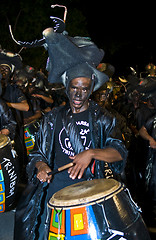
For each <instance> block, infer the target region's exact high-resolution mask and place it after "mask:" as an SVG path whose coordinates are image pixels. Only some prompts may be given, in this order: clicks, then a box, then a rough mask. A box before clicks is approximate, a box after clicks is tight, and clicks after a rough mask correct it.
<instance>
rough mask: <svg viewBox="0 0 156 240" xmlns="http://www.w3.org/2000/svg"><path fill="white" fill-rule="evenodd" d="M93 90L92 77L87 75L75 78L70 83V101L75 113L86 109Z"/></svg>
mask: <svg viewBox="0 0 156 240" xmlns="http://www.w3.org/2000/svg"><path fill="white" fill-rule="evenodd" d="M90 90H91V79H90V78H85V77H79V78H74V79H73V80H72V81H71V82H70V84H69V102H70V106H71V108H72V112H73V113H79V112H83V111H85V110H86V109H87V108H88V106H89V102H88V98H89V93H90Z"/></svg>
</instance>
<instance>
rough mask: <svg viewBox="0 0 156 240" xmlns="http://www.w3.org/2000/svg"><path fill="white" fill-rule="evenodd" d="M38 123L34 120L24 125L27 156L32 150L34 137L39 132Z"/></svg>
mask: <svg viewBox="0 0 156 240" xmlns="http://www.w3.org/2000/svg"><path fill="white" fill-rule="evenodd" d="M39 127H40V121H39V120H34V121H32V122H30V123H28V124H25V125H24V142H25V146H26V150H27V155H29V153H30V152H31V151H32V150H33V148H34V145H35V136H36V134H37V132H38V130H39Z"/></svg>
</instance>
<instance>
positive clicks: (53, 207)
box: [46, 179, 150, 240]
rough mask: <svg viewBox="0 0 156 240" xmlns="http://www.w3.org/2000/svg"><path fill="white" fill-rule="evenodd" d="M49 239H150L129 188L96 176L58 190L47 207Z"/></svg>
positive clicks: (112, 180)
mask: <svg viewBox="0 0 156 240" xmlns="http://www.w3.org/2000/svg"><path fill="white" fill-rule="evenodd" d="M47 212H48V213H47V219H46V226H47V228H48V234H47V235H48V236H47V239H48V240H52V239H61V240H64V239H67V240H70V239H72V240H82V239H83V240H85V239H86V240H93V239H94V240H101V239H102V240H106V239H107V240H108V239H111V240H117V239H118V240H119V239H120V240H134V239H135V240H149V239H150V237H149V233H148V231H147V229H146V226H145V224H144V221H143V219H142V217H141V215H140V213H139V208H138V206H137V205H136V204H135V203H134V201H133V200H132V198H131V196H130V194H129V191H128V189H126V188H125V186H124V185H123V184H122V183H120V182H118V181H116V180H114V179H95V180H91V181H85V182H81V183H77V184H74V185H71V186H69V187H66V188H64V189H62V190H60V191H58V192H57V193H55V194H54V195H53V196H52V198H51V199H50V201H49V203H48V207H47Z"/></svg>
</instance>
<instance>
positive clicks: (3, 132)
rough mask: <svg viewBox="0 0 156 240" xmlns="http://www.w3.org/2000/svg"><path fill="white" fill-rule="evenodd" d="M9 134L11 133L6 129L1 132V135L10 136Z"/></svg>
mask: <svg viewBox="0 0 156 240" xmlns="http://www.w3.org/2000/svg"><path fill="white" fill-rule="evenodd" d="M9 133H10V132H9V130H8V129H6V128H4V129H2V130H1V131H0V134H4V135H9Z"/></svg>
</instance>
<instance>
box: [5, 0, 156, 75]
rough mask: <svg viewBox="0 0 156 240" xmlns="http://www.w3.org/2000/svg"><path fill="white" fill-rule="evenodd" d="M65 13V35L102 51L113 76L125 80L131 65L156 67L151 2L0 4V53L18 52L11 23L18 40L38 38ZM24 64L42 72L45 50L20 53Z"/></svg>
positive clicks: (8, 0)
mask: <svg viewBox="0 0 156 240" xmlns="http://www.w3.org/2000/svg"><path fill="white" fill-rule="evenodd" d="M52 4H61V5H65V6H66V7H67V9H68V13H67V20H66V30H67V31H68V33H69V35H70V36H77V35H79V36H88V37H90V38H91V40H92V41H94V42H95V43H96V44H97V45H98V47H100V48H103V49H104V51H105V57H104V59H103V62H109V63H111V64H112V65H114V66H115V69H116V74H117V75H124V74H125V72H126V71H127V68H128V67H129V66H132V67H134V68H135V69H138V71H139V72H140V71H143V70H144V69H145V65H146V64H148V63H149V62H153V63H154V64H156V39H155V29H156V21H155V18H156V17H155V11H156V10H155V5H154V3H153V5H152V2H150V1H149V2H148V3H147V2H145V3H144V2H141V3H137V2H135V3H133V2H132V1H131V2H130V1H125V2H123V3H121V2H119V1H115V2H114V1H109V2H107V1H102V0H101V1H87V0H83V1H82V0H62V1H60V0H58V1H53V0H1V1H0V23H1V24H0V33H1V35H0V44H1V46H2V49H7V50H9V51H13V52H19V51H20V50H21V48H20V46H18V45H16V44H15V43H14V42H13V40H12V39H11V36H10V33H9V28H8V25H9V24H11V26H12V30H13V34H14V37H15V39H16V40H20V41H30V42H31V41H33V40H35V39H41V38H42V31H43V30H44V29H45V28H47V27H51V26H52V20H51V19H50V16H57V17H60V18H62V19H63V15H64V8H58V7H56V8H54V9H52V8H51V5H52ZM20 55H21V56H22V58H23V63H24V64H28V65H31V66H33V67H35V68H37V69H40V68H42V69H45V65H46V59H47V52H46V51H45V49H44V48H43V47H40V48H35V49H23V50H22V51H21V52H20Z"/></svg>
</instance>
